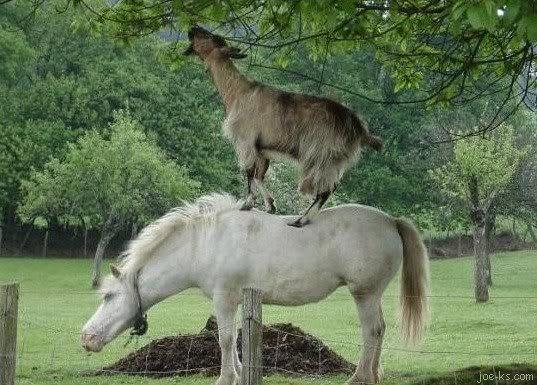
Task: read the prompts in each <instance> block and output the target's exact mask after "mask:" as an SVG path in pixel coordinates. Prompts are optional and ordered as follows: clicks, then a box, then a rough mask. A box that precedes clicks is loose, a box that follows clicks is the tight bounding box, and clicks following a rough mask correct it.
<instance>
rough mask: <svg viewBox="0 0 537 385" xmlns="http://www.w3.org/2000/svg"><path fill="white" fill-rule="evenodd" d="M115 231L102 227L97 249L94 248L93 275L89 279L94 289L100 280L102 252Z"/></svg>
mask: <svg viewBox="0 0 537 385" xmlns="http://www.w3.org/2000/svg"><path fill="white" fill-rule="evenodd" d="M114 235H116V232H115V231H113V230H110V229H103V231H102V232H101V237H100V238H99V243H97V249H96V250H95V256H94V258H93V277H92V281H91V286H92V287H93V288H94V289H95V288H97V287H99V283H100V281H101V265H102V263H103V258H104V253H105V251H106V247H107V246H108V244H109V243H110V241H111V240H112V238H114Z"/></svg>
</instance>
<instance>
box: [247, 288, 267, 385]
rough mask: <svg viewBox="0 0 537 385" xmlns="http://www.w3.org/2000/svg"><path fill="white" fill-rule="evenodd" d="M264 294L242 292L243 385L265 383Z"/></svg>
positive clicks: (254, 291) (248, 291) (249, 290)
mask: <svg viewBox="0 0 537 385" xmlns="http://www.w3.org/2000/svg"><path fill="white" fill-rule="evenodd" d="M261 298H262V293H261V291H260V290H258V289H252V288H246V289H243V291H242V385H261V384H262V383H263V367H262V366H263V358H262V349H263V323H262V322H263V321H262V320H263V319H262V311H261V309H262V306H261Z"/></svg>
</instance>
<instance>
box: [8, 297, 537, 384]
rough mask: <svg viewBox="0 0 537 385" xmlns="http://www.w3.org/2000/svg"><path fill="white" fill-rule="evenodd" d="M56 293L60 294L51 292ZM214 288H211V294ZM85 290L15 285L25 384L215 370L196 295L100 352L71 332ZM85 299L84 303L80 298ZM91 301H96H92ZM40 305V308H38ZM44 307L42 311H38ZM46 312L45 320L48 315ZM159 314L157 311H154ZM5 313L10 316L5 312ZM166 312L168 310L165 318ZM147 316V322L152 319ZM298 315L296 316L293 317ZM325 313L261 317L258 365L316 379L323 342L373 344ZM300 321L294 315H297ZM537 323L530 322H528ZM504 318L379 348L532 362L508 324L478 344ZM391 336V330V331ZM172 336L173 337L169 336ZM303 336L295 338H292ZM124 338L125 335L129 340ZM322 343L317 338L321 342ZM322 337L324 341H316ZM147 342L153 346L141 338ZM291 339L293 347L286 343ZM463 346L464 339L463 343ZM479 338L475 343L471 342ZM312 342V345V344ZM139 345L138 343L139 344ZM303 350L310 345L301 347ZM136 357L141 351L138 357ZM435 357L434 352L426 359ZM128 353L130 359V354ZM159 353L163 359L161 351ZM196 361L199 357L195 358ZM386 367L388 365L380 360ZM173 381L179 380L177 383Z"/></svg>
mask: <svg viewBox="0 0 537 385" xmlns="http://www.w3.org/2000/svg"><path fill="white" fill-rule="evenodd" d="M60 295H63V297H59V299H58V296H60ZM215 295H219V293H216V294H215ZM85 296H88V297H89V296H91V297H92V298H94V297H95V292H94V291H70V292H68V293H66V292H62V291H60V290H58V291H38V290H22V291H21V292H20V297H21V302H20V305H19V316H18V329H19V331H18V334H19V345H18V349H17V363H18V374H20V375H22V376H23V377H24V378H25V383H27V384H33V383H35V384H37V383H38V381H34V379H35V378H36V377H38V376H36V375H32V372H35V371H43V372H44V373H43V375H45V376H46V375H54V373H58V372H62V371H67V372H70V373H75V374H76V375H83V376H93V375H98V374H99V375H126V374H128V375H143V376H151V377H164V376H171V375H178V376H184V375H188V374H194V373H202V374H207V375H215V374H217V373H218V372H219V370H220V367H221V365H220V356H219V354H220V353H219V349H218V332H217V331H216V330H205V331H200V330H201V329H202V327H203V326H204V325H203V323H204V320H206V319H207V317H208V316H209V314H210V313H208V311H210V306H209V304H208V303H206V302H204V305H203V306H201V307H200V309H199V311H198V312H196V311H192V309H189V311H188V312H187V314H182V312H181V309H180V308H178V309H176V310H174V314H176V315H178V317H177V327H176V328H175V329H174V325H173V323H174V322H173V320H171V319H169V320H168V321H166V323H163V322H159V321H158V319H156V317H158V315H155V316H154V317H155V318H153V316H152V314H151V312H150V315H149V317H150V325H151V326H150V330H149V333H148V334H146V335H144V336H140V337H137V338H135V339H134V340H133V341H130V340H129V336H128V333H125V334H123V335H121V336H119V337H118V338H117V339H116V341H115V342H113V343H112V344H111V345H112V349H111V351H110V352H108V353H105V354H104V355H103V356H100V355H95V354H91V355H90V354H88V353H86V352H84V351H83V350H82V348H81V346H80V343H79V339H80V334H81V327H82V325H83V323H84V322H85V320H83V319H82V318H81V315H80V314H79V311H80V309H77V306H76V304H77V303H79V302H80V299H81V298H83V299H84V300H86V299H85ZM178 296H179V298H185V297H188V298H191V299H195V298H198V299H200V303H201V302H202V299H201V295H200V294H199V293H196V292H187V293H182V294H179V295H178ZM28 297H31V301H32V303H26V302H25V298H28ZM51 298H57V300H58V301H63V302H69V303H72V305H73V306H72V308H71V307H69V306H61V307H60V306H57V308H61V309H63V310H62V311H65V309H68V308H71V310H70V311H69V313H62V312H57V311H56V309H54V305H50V304H48V305H47V302H49V300H50V299H51ZM384 298H387V299H389V298H397V299H398V298H399V296H395V295H392V296H390V295H385V296H384ZM430 298H431V300H433V301H435V302H436V303H437V305H439V306H445V305H446V304H447V303H449V302H451V301H461V302H463V303H464V302H471V301H473V300H474V298H473V297H472V296H468V295H434V294H433V295H431V296H430ZM494 300H499V301H503V300H505V301H508V303H509V305H511V306H524V305H527V306H531V308H532V309H537V296H534V295H529V296H495V297H494ZM87 301H91V302H92V303H95V304H96V303H97V302H98V301H97V300H95V299H92V300H90V299H89V298H88V299H87ZM346 303H348V304H349V306H352V308H351V307H347V306H345V307H344V308H345V309H348V315H349V318H348V319H354V320H356V311H355V310H354V301H353V300H352V298H351V297H350V296H349V297H348V298H338V297H334V298H332V297H331V298H328V299H327V300H325V301H324V302H323V305H322V306H326V307H327V308H328V307H330V306H331V305H336V304H340V305H341V304H346ZM171 305H172V304H169V305H168V307H167V310H171ZM84 306H85V305H84ZM95 308H96V307H95ZM38 309H42V310H45V309H46V311H43V312H41V311H39V310H38ZM286 309H288V308H282V307H279V308H278V312H279V313H278V316H277V317H269V318H276V319H285V321H286V322H293V323H294V322H297V320H296V319H294V318H293V317H294V314H295V315H296V313H293V312H290V311H289V312H288V311H287V310H286ZM304 311H305V312H307V311H310V312H311V316H312V317H315V316H316V314H315V312H314V310H313V309H310V310H307V309H305V310H304ZM41 313H44V314H41ZM51 314H54V316H53V317H52V319H51V318H50V315H51ZM159 314H160V313H159ZM7 316H10V315H9V314H7ZM172 318H173V317H172ZM187 319H190V322H189V328H188V330H189V332H191V333H192V334H189V335H184V334H183V333H180V332H179V330H180V329H181V322H182V321H185V320H187ZM192 319H197V320H200V324H199V328H198V329H197V330H196V329H194V328H193V327H192V321H191V320H192ZM153 321H155V322H154V324H153ZM387 321H388V330H389V329H393V328H394V327H395V326H396V324H395V323H394V321H393V320H387ZM298 322H299V321H298ZM332 322H333V321H331V320H330V319H329V318H326V319H325V320H323V321H322V322H321V321H318V322H315V324H316V325H319V324H324V325H326V328H325V330H315V329H313V330H310V329H308V330H307V332H308V333H311V334H312V335H305V334H302V333H295V332H291V331H288V330H282V329H281V328H278V327H276V326H274V325H270V324H268V322H264V330H265V331H269V332H272V333H273V334H275V335H276V338H275V341H276V343H275V344H274V345H272V346H264V353H265V352H267V351H269V350H270V351H271V353H270V357H271V360H272V361H270V362H269V363H267V362H266V361H265V362H264V363H263V366H262V369H263V370H264V371H265V372H268V373H280V374H284V375H291V376H299V377H304V378H306V379H308V378H310V379H315V378H322V377H323V376H324V375H326V373H327V370H328V369H327V367H326V366H327V362H326V354H325V353H326V349H328V348H330V349H332V350H334V351H335V352H337V353H340V354H342V355H343V356H345V357H346V358H348V357H349V356H350V355H351V354H349V352H352V356H354V357H356V354H357V353H358V350H359V349H362V350H363V349H365V348H367V347H374V348H377V346H376V345H368V344H366V343H364V342H363V341H360V337H359V325H358V322H357V321H353V322H354V323H353V324H352V325H351V326H349V325H348V324H347V325H343V327H341V328H340V329H341V330H340V333H338V331H337V330H336V328H334V325H333V323H332ZM449 322H450V321H449V320H441V319H440V320H438V319H435V324H434V325H433V326H434V327H435V328H436V329H437V330H440V331H442V330H443V328H444V329H447V328H448V327H451V326H453V325H452V324H450V323H449ZM299 324H300V322H299ZM240 326H241V323H240V322H238V321H237V322H234V323H232V324H228V325H220V328H221V329H222V330H231V329H238V328H240ZM535 326H536V327H537V321H536V322H535ZM466 327H472V325H464V324H461V325H460V328H461V331H464V330H463V329H464V328H466ZM511 327H512V325H510V324H502V323H498V324H496V325H493V326H492V327H491V328H490V329H489V330H487V332H486V333H483V334H473V338H474V341H471V342H473V343H474V345H475V346H476V348H465V349H457V348H455V346H457V344H452V343H450V339H453V338H455V337H456V336H455V335H451V336H450V335H449V333H446V332H445V331H442V332H438V333H435V332H434V331H431V330H430V331H429V333H428V334H427V336H426V340H425V343H424V346H422V347H417V348H409V347H405V346H402V345H401V343H399V342H398V341H397V338H389V339H386V340H385V342H384V344H383V346H382V352H383V353H382V355H383V357H384V358H385V359H388V360H389V361H390V363H391V364H392V366H396V365H395V364H396V363H400V362H401V361H402V360H403V359H405V358H407V357H413V360H415V361H417V362H419V361H420V360H421V361H423V362H426V361H428V360H430V359H441V360H444V361H445V362H446V364H447V366H450V365H451V367H452V368H457V367H461V362H463V361H464V362H467V363H468V365H470V364H488V363H491V364H496V363H497V362H498V361H499V360H500V361H503V360H505V361H506V363H511V362H513V361H517V362H533V363H535V362H536V361H537V338H536V337H531V338H533V343H531V341H530V343H528V341H526V340H525V336H524V335H519V334H517V331H516V330H511V331H510V332H509V333H510V334H509V335H510V336H511V337H510V338H508V339H509V343H508V344H503V345H501V346H493V345H491V346H486V343H485V342H486V341H488V340H490V339H491V337H494V336H497V334H498V333H505V331H506V330H507V329H509V328H511ZM326 329H329V330H330V332H327V331H326ZM349 333H351V335H352V338H349V336H348V335H347V334H349ZM391 334H392V336H393V335H394V334H395V333H394V332H393V331H392V332H391ZM314 335H321V336H322V338H320V339H317V338H316V337H314ZM338 335H345V337H341V338H338V337H337V336H338ZM167 336H175V337H177V336H179V337H182V338H183V342H184V344H183V345H182V346H183V347H184V349H183V350H181V356H180V357H178V356H177V355H174V353H173V352H164V353H163V352H161V351H159V349H166V347H167V345H165V344H164V345H158V344H157V343H156V342H155V341H157V340H160V339H162V338H164V337H167ZM177 338H178V337H177ZM497 339H498V340H502V341H503V343H505V341H506V338H503V339H502V338H497ZM208 340H212V344H208V343H207V341H208ZM300 340H302V341H303V342H302V343H300V342H299V341H300ZM128 342H131V343H130V344H129V343H128ZM321 342H322V343H321ZM202 343H203V344H205V345H204V346H205V347H207V346H210V347H211V348H212V349H213V350H211V351H209V352H206V354H212V355H214V357H213V359H212V361H211V360H209V361H210V362H209V363H204V364H203V365H199V361H200V356H199V354H197V353H196V354H194V353H195V352H197V351H199V349H200V347H199V346H198V345H199V344H202ZM323 343H324V344H326V345H327V346H325V345H323ZM442 343H445V344H443V346H445V347H446V348H445V349H444V348H442V349H440V348H438V345H439V344H442ZM149 344H153V345H149ZM292 344H295V345H296V346H294V345H293V346H292ZM469 345H471V344H469ZM477 345H479V346H477ZM297 346H298V347H300V346H302V347H303V346H307V347H310V348H311V349H315V347H316V349H317V350H318V351H317V352H316V353H317V356H316V358H315V354H309V355H307V357H306V358H304V359H307V360H308V363H307V365H306V366H307V367H308V370H307V372H306V371H303V370H295V369H294V368H293V367H291V366H289V365H287V362H286V360H288V358H289V356H288V355H286V354H284V353H286V352H288V351H292V349H294V348H297ZM428 346H434V347H435V348H428ZM312 347H313V348H312ZM138 349H142V350H139V351H138V356H137V358H136V359H137V360H139V361H140V362H141V361H143V360H144V358H143V356H144V355H145V367H144V366H143V365H142V364H140V363H139V362H138V363H137V366H136V368H135V369H130V370H129V368H126V369H125V368H122V369H121V370H120V369H114V368H112V367H110V365H111V364H112V363H114V362H116V361H118V360H119V359H121V358H124V357H126V356H127V355H128V354H130V353H132V352H133V351H136V350H138ZM143 349H145V350H143ZM156 352H157V353H158V354H160V356H159V357H161V358H162V357H164V358H165V357H166V356H167V355H170V356H172V358H176V359H177V360H176V362H175V365H174V367H171V368H166V365H163V366H162V368H161V369H155V368H154V367H155V366H158V365H155V363H154V362H151V359H152V357H153V356H154V354H156ZM309 353H311V352H309ZM140 357H142V358H140ZM433 357H436V358H433ZM134 359H135V358H133V360H134ZM162 359H163V358H162ZM201 361H202V362H205V361H207V360H205V361H203V360H201ZM354 364H355V362H352V366H350V367H348V368H347V370H340V372H341V373H347V374H350V373H351V372H352V368H353V367H354ZM386 368H387V369H388V370H390V367H389V366H387V367H386ZM395 370H401V366H399V367H395V368H393V369H391V371H389V372H388V373H387V374H386V377H388V378H397V377H399V376H400V375H401V373H398V372H396V371H395ZM179 383H180V382H179Z"/></svg>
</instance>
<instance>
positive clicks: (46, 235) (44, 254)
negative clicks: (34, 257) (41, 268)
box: [41, 229, 48, 257]
mask: <svg viewBox="0 0 537 385" xmlns="http://www.w3.org/2000/svg"><path fill="white" fill-rule="evenodd" d="M47 249H48V229H46V230H45V236H44V237H43V249H42V252H41V255H42V256H43V257H46V256H47Z"/></svg>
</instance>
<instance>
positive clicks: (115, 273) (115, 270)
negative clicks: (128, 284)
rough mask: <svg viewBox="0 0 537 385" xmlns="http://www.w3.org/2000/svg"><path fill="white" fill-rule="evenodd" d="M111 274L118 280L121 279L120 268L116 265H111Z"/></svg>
mask: <svg viewBox="0 0 537 385" xmlns="http://www.w3.org/2000/svg"><path fill="white" fill-rule="evenodd" d="M110 272H111V273H112V275H113V276H114V277H116V278H117V279H119V277H121V272H120V271H119V268H118V267H117V266H116V265H114V264H113V263H111V264H110Z"/></svg>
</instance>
